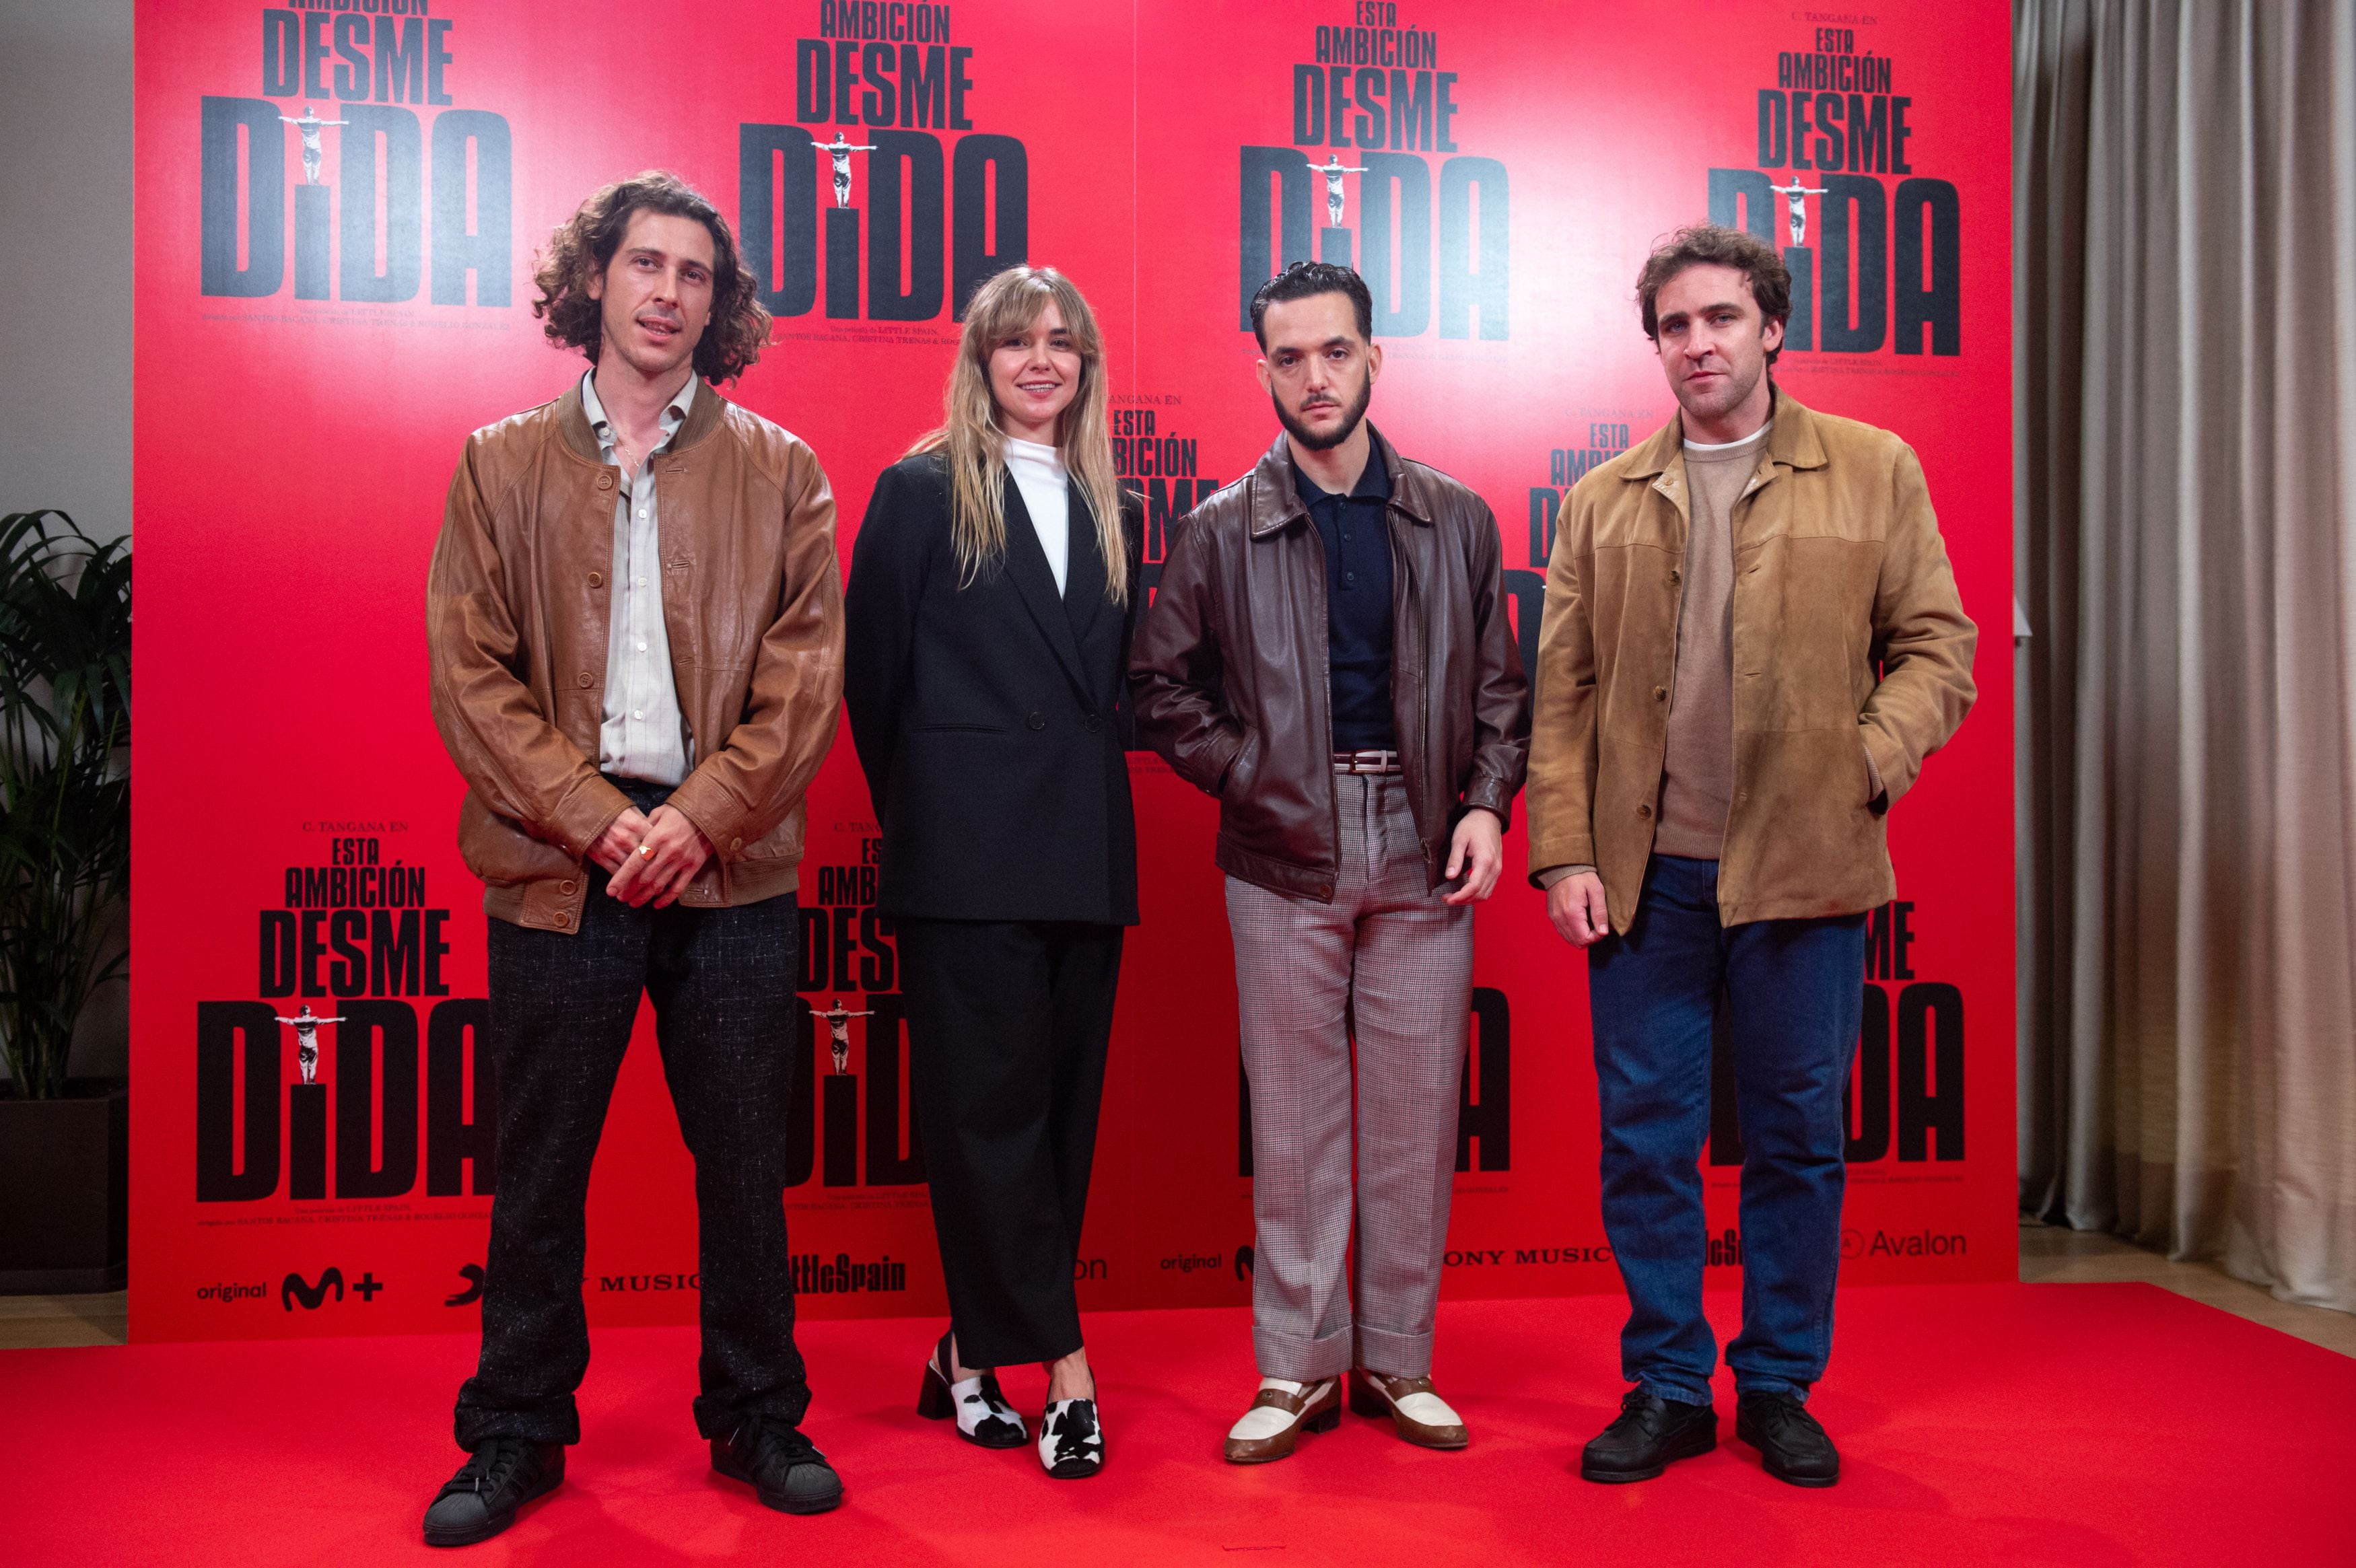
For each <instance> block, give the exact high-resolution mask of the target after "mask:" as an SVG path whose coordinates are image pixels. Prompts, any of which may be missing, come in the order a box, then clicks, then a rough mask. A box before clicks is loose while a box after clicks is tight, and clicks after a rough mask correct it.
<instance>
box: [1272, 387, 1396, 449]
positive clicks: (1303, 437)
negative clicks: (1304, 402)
mask: <svg viewBox="0 0 2356 1568" xmlns="http://www.w3.org/2000/svg"><path fill="white" fill-rule="evenodd" d="M1374 396H1375V379H1374V378H1373V377H1372V376H1369V377H1367V378H1366V379H1365V381H1363V382H1361V383H1360V384H1359V387H1358V397H1357V400H1356V401H1355V402H1353V403H1352V404H1351V405H1350V406H1349V408H1348V409H1347V410H1346V411H1344V413H1343V416H1342V422H1341V423H1340V424H1338V425H1336V426H1335V427H1334V428H1333V432H1332V433H1331V434H1320V433H1319V432H1316V431H1313V430H1312V429H1310V428H1309V426H1308V425H1306V424H1304V423H1302V422H1301V418H1300V416H1299V415H1297V414H1295V413H1294V412H1293V411H1291V410H1290V409H1288V408H1286V407H1285V406H1284V400H1282V399H1281V398H1279V397H1278V396H1277V395H1276V394H1275V393H1274V392H1270V393H1269V397H1268V400H1269V402H1271V403H1273V404H1275V405H1276V418H1277V422H1278V423H1280V424H1281V425H1282V426H1284V433H1285V434H1287V435H1289V436H1290V437H1291V438H1292V439H1293V440H1294V441H1296V442H1298V443H1300V444H1301V446H1302V448H1304V449H1305V450H1307V451H1310V452H1331V451H1333V448H1335V447H1337V446H1339V445H1341V444H1342V443H1344V442H1345V441H1347V440H1349V439H1350V437H1351V436H1353V435H1355V434H1356V433H1357V429H1358V421H1360V420H1363V419H1365V417H1366V405H1367V404H1368V403H1369V402H1371V401H1373V400H1374Z"/></svg>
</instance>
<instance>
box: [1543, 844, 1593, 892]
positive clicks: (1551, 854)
mask: <svg viewBox="0 0 2356 1568" xmlns="http://www.w3.org/2000/svg"><path fill="white" fill-rule="evenodd" d="M1596 863H1597V862H1596V859H1595V837H1594V835H1593V834H1590V833H1560V834H1556V835H1554V836H1552V837H1546V838H1535V837H1534V838H1532V839H1531V840H1530V885H1531V886H1532V887H1538V888H1542V887H1545V886H1546V885H1547V884H1546V883H1544V882H1541V881H1539V880H1538V878H1539V877H1540V876H1541V875H1542V874H1543V873H1545V872H1547V871H1551V870H1554V869H1557V868H1558V867H1562V866H1586V867H1589V868H1590V869H1592V868H1593V867H1594V866H1595V865H1596Z"/></svg>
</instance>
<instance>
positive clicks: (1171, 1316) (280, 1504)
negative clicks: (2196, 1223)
mask: <svg viewBox="0 0 2356 1568" xmlns="http://www.w3.org/2000/svg"><path fill="white" fill-rule="evenodd" d="M1710 1308H1711V1313H1712V1316H1713V1317H1714V1318H1717V1319H1718V1320H1719V1322H1720V1324H1721V1331H1722V1332H1724V1331H1726V1330H1727V1329H1729V1328H1730V1319H1731V1318H1732V1317H1733V1316H1734V1314H1735V1310H1736V1298H1735V1297H1734V1296H1732V1295H1731V1294H1729V1295H1726V1296H1713V1297H1712V1299H1711V1303H1710ZM1621 1310H1622V1308H1621V1305H1620V1303H1619V1302H1618V1301H1617V1300H1616V1299H1614V1298H1612V1297H1607V1296H1588V1297H1579V1298H1573V1299H1569V1300H1552V1301H1498V1302H1462V1303H1451V1305H1449V1306H1447V1307H1444V1308H1443V1309H1442V1312H1441V1318H1440V1368H1439V1373H1440V1378H1441V1386H1442V1387H1443V1388H1444V1389H1445V1390H1446V1391H1447V1392H1448V1393H1449V1395H1450V1396H1451V1399H1453V1400H1454V1401H1455V1402H1456V1403H1457V1405H1458V1408H1459V1409H1461V1410H1462V1412H1463V1413H1464V1415H1465V1419H1466V1421H1467V1422H1468V1423H1469V1424H1471V1426H1472V1433H1473V1445H1472V1448H1471V1449H1470V1450H1469V1451H1468V1452H1465V1453H1462V1454H1454V1455H1449V1454H1428V1453H1424V1452H1421V1451H1419V1450H1417V1449H1412V1448H1409V1447H1408V1446H1406V1445H1404V1444H1401V1443H1399V1442H1398V1440H1397V1439H1396V1438H1394V1437H1393V1436H1391V1435H1389V1432H1388V1429H1387V1426H1379V1425H1376V1424H1373V1423H1370V1422H1365V1421H1361V1420H1358V1419H1356V1418H1355V1417H1346V1416H1345V1417H1344V1421H1343V1425H1342V1429H1341V1430H1340V1431H1339V1432H1338V1433H1335V1434H1333V1435H1328V1436H1323V1437H1316V1438H1311V1439H1309V1440H1308V1441H1307V1442H1306V1443H1305V1444H1304V1445H1303V1447H1302V1449H1301V1452H1300V1453H1299V1454H1297V1455H1296V1456H1294V1457H1293V1458H1291V1459H1290V1460H1288V1461H1286V1462H1284V1463H1282V1464H1278V1465H1271V1466H1268V1467H1262V1468H1257V1469H1249V1470H1246V1469H1238V1468H1233V1467H1227V1466H1225V1465H1222V1464H1220V1463H1219V1462H1218V1459H1217V1454H1218V1442H1219V1437H1220V1435H1221V1434H1222V1433H1223V1432H1224V1431H1225V1430H1226V1424H1227V1423H1228V1422H1229V1421H1230V1420H1232V1419H1233V1418H1234V1416H1235V1414H1236V1413H1237V1412H1238V1411H1239V1410H1240V1409H1241V1407H1242V1405H1243V1403H1245V1401H1246V1400H1247V1398H1248V1395H1249V1393H1250V1390H1251V1387H1252V1378H1251V1371H1250V1357H1249V1346H1248V1334H1247V1317H1246V1315H1245V1314H1244V1313H1243V1312H1241V1311H1240V1310H1237V1311H1220V1312H1151V1313H1103V1314H1099V1315H1098V1316H1097V1317H1094V1318H1092V1319H1091V1320H1090V1323H1089V1332H1090V1339H1091V1345H1090V1349H1091V1350H1092V1352H1093V1354H1094V1355H1095V1358H1096V1360H1097V1362H1098V1367H1099V1369H1100V1374H1101V1376H1102V1377H1103V1380H1104V1389H1105V1412H1106V1417H1107V1426H1108V1438H1109V1447H1110V1454H1111V1462H1110V1464H1109V1465H1108V1467H1107V1469H1106V1471H1105V1474H1104V1475H1103V1476H1102V1477H1099V1478H1098V1479H1097V1480H1095V1481H1092V1482H1087V1483H1080V1484H1073V1483H1065V1482H1055V1481H1050V1480H1048V1479H1047V1478H1046V1477H1044V1476H1043V1475H1042V1474H1041V1473H1040V1471H1039V1468H1038V1465H1037V1463H1036V1461H1035V1460H1034V1459H1033V1458H1032V1457H1031V1456H1030V1455H1029V1453H1028V1452H1027V1451H1017V1452H1015V1453H1012V1454H991V1453H986V1452H984V1451H982V1450H980V1449H977V1448H971V1447H969V1446H967V1445H963V1444H960V1443H958V1442H957V1441H956V1440H955V1439H954V1438H953V1437H951V1436H949V1435H947V1433H946V1430H945V1428H944V1427H942V1426H938V1425H935V1424H931V1423H929V1422H920V1421H918V1420H917V1419H916V1416H915V1415H914V1414H913V1413H912V1409H911V1406H912V1403H913V1400H914V1397H915V1394H916V1381H917V1380H916V1373H917V1369H918V1366H919V1363H920V1361H921V1360H922V1357H923V1354H924V1351H925V1349H926V1345H927V1344H928V1343H929V1341H930V1339H931V1337H932V1336H933V1334H934V1333H936V1332H937V1328H936V1327H935V1326H933V1325H931V1324H927V1323H923V1322H917V1321H910V1320H901V1321H895V1322H864V1323H844V1322H834V1323H822V1324H812V1325H809V1326H808V1327H807V1328H806V1329H805V1333H804V1346H805V1349H806V1350H807V1352H808V1354H809V1360H810V1363H811V1366H812V1369H813V1375H814V1379H815V1381H816V1384H817V1388H818V1395H819V1403H818V1405H817V1407H816V1409H815V1410H814V1412H813V1413H812V1417H811V1420H810V1423H809V1431H810V1433H811V1435H812V1436H813V1437H815V1438H816V1440H817V1441H818V1443H819V1445H820V1446H821V1447H823V1448H825V1449H826V1450H827V1451H828V1453H829V1454H830V1456H831V1457H832V1458H833V1459H834V1461H835V1463H836V1464H837V1466H838V1467H840V1468H841V1470H842V1472H843V1475H844V1477H845V1479H846V1481H847V1483H848V1486H849V1488H850V1496H849V1499H848V1500H847V1501H846V1502H845V1504H844V1506H843V1507H842V1508H841V1509H840V1510H839V1511H837V1512H835V1513H833V1514H830V1515H828V1516H825V1517H822V1518H819V1519H807V1520H806V1519H791V1518H787V1516H785V1515H782V1514H774V1513H771V1512H769V1511H768V1510H766V1509H763V1508H761V1507H760V1506H759V1505H758V1504H757V1503H755V1502H754V1501H753V1500H752V1498H751V1495H750V1494H749V1492H747V1491H746V1490H745V1489H744V1488H741V1487H736V1486H734V1485H733V1484H730V1483H726V1482H723V1481H720V1480H718V1479H717V1478H715V1477H712V1476H711V1475H710V1473H709V1470H708V1467H707V1464H706V1459H705V1454H704V1450H703V1448H702V1446H701V1444H699V1443H697V1442H696V1441H695V1440H694V1436H693V1429H692V1427H691V1425H690V1424H689V1422H688V1417H687V1401H688V1398H689V1395H690V1393H691V1392H692V1388H693V1379H694V1364H695V1363H694V1359H695V1341H694V1336H693V1334H692V1333H691V1331H689V1330H686V1329H668V1328H666V1329H624V1330H616V1331H609V1332H606V1333H604V1334H602V1335H600V1336H599V1338H598V1340H597V1350H596V1363H595V1365H594V1367H593V1368H592V1369H591V1371H590V1374H589V1382H588V1386H587V1388H586V1389H585V1390H584V1392H583V1395H582V1405H583V1424H584V1442H583V1443H582V1445H581V1446H580V1447H578V1448H576V1449H574V1450H573V1460H572V1465H571V1469H570V1472H569V1475H568V1478H567V1480H566V1483H565V1485H564V1486H563V1487H562V1488H561V1489H560V1490H559V1491H557V1492H556V1493H555V1494H553V1495H552V1496H551V1497H550V1498H548V1499H544V1500H543V1501H541V1502H540V1503H538V1504H536V1505H534V1506H533V1508H532V1509H530V1510H527V1512H526V1513H525V1515H524V1518H523V1520H522V1521H521V1522H520V1523H519V1524H518V1525H517V1526H516V1528H515V1529H514V1530H512V1531H509V1532H508V1534H506V1535H505V1536H503V1537H501V1538H499V1539H498V1540H497V1541H491V1542H489V1543H487V1545H484V1546H479V1547H476V1548H472V1549H470V1550H469V1551H468V1552H465V1553H463V1554H460V1555H456V1556H453V1555H452V1554H449V1553H443V1552H430V1551H429V1550H428V1549H427V1548H425V1547H423V1546H422V1545H420V1544H418V1542H417V1521H418V1517H419V1515H420V1513H421V1512H422V1511H423V1508H424V1504H425V1502H426V1500H427V1499H428V1498H429V1497H430V1496H431V1495H432V1493H433V1491H434V1488H435V1487H436V1486H437V1485H439V1483H440V1482H441V1481H442V1480H443V1478H444V1477H445V1476H446V1475H447V1474H448V1472H449V1471H450V1470H451V1469H452V1468H453V1467H455V1464H456V1462H457V1459H458V1457H459V1456H458V1453H457V1451H456V1449H455V1448H454V1447H452V1446H451V1445H450V1440H449V1405H450V1398H451V1395H452V1393H453V1392H455V1388H456V1386H457V1383H458V1381H459V1379H460V1378H461V1377H462V1376H463V1375H464V1374H465V1373H466V1371H468V1370H470V1367H471V1363H472V1358H473V1352H474V1346H473V1342H472V1341H471V1340H470V1339H462V1338H457V1337H435V1338H419V1339H345V1340H318V1341H312V1342H308V1343H297V1344H287V1345H262V1344H252V1343H245V1344H223V1345H153V1346H133V1347H130V1348H127V1349H88V1350H14V1351H6V1352H0V1487H5V1499H6V1500H5V1505H0V1562H5V1563H8V1564H11V1565H17V1564H48V1563H70V1564H73V1565H75V1568H96V1565H99V1564H112V1563H138V1564H155V1565H170V1564H180V1563H207V1564H221V1563H234V1564H240V1565H248V1564H252V1565H261V1564H275V1563H336V1564H362V1563H393V1562H402V1563H416V1562H427V1561H431V1562H435V1563H444V1564H446V1563H453V1562H466V1563H477V1564H483V1565H490V1564H498V1563H565V1564H580V1563H654V1564H660V1563H701V1562H716V1561H720V1560H723V1559H728V1558H736V1557H744V1558H748V1559H749V1558H760V1559H769V1560H775V1561H779V1562H787V1563H862V1564H866V1563H873V1564H885V1563H992V1564H1001V1565H1005V1568H1027V1565H1028V1564H1032V1563H1058V1564H1063V1565H1067V1568H1068V1565H1073V1564H1083V1563H1106V1564H1109V1565H1112V1568H1139V1565H1141V1564H1146V1563H1269V1564H1275V1563H1290V1564H1302V1563H1350V1564H1363V1563H1569V1562H1579V1563H1644V1564H1670V1563H1707V1564H1710V1565H1712V1568H1725V1565H1727V1564H1742V1565H1745V1568H1748V1565H1750V1564H1762V1563H1808V1564H1816V1563H1843V1564H1856V1565H1858V1568H1866V1565H1870V1564H1880V1563H1907V1564H1912V1563H1973V1564H1983V1563H1998V1564H2014V1563H2201V1564H2209V1563H2296V1564H2301V1565H2309V1564H2347V1563H2356V1530H2351V1491H2356V1480H2352V1479H2351V1478H2356V1360H2348V1359H2346V1358H2343V1357H2340V1356H2335V1355H2333V1354H2331V1353H2330V1352H2329V1351H2326V1350H2322V1349H2317V1348H2315V1347H2313V1346H2310V1345H2307V1344H2304V1343H2302V1342H2300V1341H2298V1340H2296V1339H2290V1338H2289V1337H2287V1336H2286V1335H2282V1334H2277V1333H2275V1332H2273V1331H2272V1330H2270V1329H2266V1328H2258V1327H2256V1326H2254V1325H2253V1324H2249V1323H2244V1322H2243V1321H2241V1320H2239V1319H2237V1318H2233V1317H2228V1316H2226V1315H2225V1314H2223V1313H2221V1312H2217V1311H2213V1310H2211V1309H2210V1308H2208V1307H2201V1306H2198V1305H2196V1304H2194V1303H2192V1302H2189V1301H2186V1300H2183V1299H2181V1298H2180V1297H2178V1296H2171V1295H2169V1294H2168V1293H2166V1292H2164V1291H2161V1290H2159V1289H2158V1288H2156V1287H2154V1286H2150V1285H1965V1286H1952V1287H1943V1288H1938V1287H1883V1288H1879V1289H1858V1290H1852V1291H1849V1292H1847V1293H1845V1294H1844V1295H1843V1296H1842V1298H1841V1308H1840V1310H1841V1324H1840V1333H1839V1338H1838V1341H1837V1349H1836V1352H1835V1359H1834V1363H1833V1369H1832V1375H1831V1377H1830V1380H1829V1381H1827V1383H1826V1386H1825V1387H1824V1388H1823V1390H1822V1391H1820V1392H1818V1394H1817V1395H1816V1398H1815V1402H1814V1408H1815V1411H1816V1412H1817V1413H1818V1414H1819V1415H1820V1416H1821V1417H1822V1418H1823V1419H1824V1421H1825V1424H1826V1426H1827V1427H1828V1428H1829V1429H1830V1430H1831V1431H1832V1433H1833V1434H1834V1435H1835V1436H1836V1438H1837V1440H1838V1441H1839V1442H1840V1444H1841V1446H1842V1449H1843V1452H1844V1454H1845V1456H1846V1462H1847V1473H1846V1476H1845V1477H1844V1478H1843V1480H1842V1482H1841V1484H1840V1485H1839V1486H1838V1487H1837V1488H1833V1489H1832V1490H1830V1491H1822V1492H1803V1491H1799V1490H1795V1489H1794V1488H1789V1487H1785V1486H1783V1485H1782V1484H1780V1483H1778V1482H1776V1481H1773V1480H1771V1479H1770V1478H1768V1477H1766V1476H1765V1475H1763V1474H1762V1473H1761V1471H1760V1468H1759V1465H1758V1460H1757V1456H1755V1455H1754V1454H1753V1453H1752V1452H1751V1450H1750V1449H1749V1448H1747V1447H1745V1446H1742V1445H1739V1444H1737V1443H1735V1442H1734V1441H1733V1436H1732V1432H1733V1398H1732V1389H1731V1387H1730V1384H1729V1383H1728V1382H1727V1381H1726V1380H1725V1378H1724V1376H1723V1374H1721V1377H1720V1380H1719V1413H1720V1417H1721V1432H1722V1433H1723V1435H1724V1437H1725V1441H1724V1444H1723V1445H1722V1446H1721V1447H1720V1448H1719V1451H1718V1452H1717V1453H1716V1454H1713V1455H1710V1456H1707V1457H1705V1458H1702V1459H1699V1460H1695V1461H1692V1462H1690V1463H1687V1464H1684V1465H1680V1466H1677V1467H1675V1468H1673V1469H1672V1470H1671V1471H1670V1472H1669V1474H1668V1475H1666V1476H1665V1477H1662V1478H1661V1479H1659V1480H1655V1481H1651V1482H1647V1483H1644V1484H1642V1485H1638V1486H1633V1487H1620V1488H1604V1487H1596V1486H1590V1485H1588V1484H1586V1483H1584V1482H1581V1481H1580V1480H1579V1479H1578V1478H1577V1477H1576V1476H1575V1475H1573V1474H1572V1473H1571V1469H1572V1467H1574V1466H1575V1465H1576V1464H1577V1460H1578V1453H1579V1446H1580V1443H1582V1442H1583V1441H1584V1440H1585V1439H1586V1438H1587V1437H1588V1436H1589V1435H1591V1434H1592V1433H1593V1432H1594V1431H1596V1430H1597V1429H1598V1428H1600V1427H1601V1425H1602V1424H1603V1423H1604V1422H1605V1421H1606V1420H1607V1419H1608V1418H1609V1417H1610V1416H1611V1414H1612V1409H1613V1406H1614V1405H1615V1404H1616V1403H1617V1400H1618V1395H1619V1390H1620V1384H1619V1381H1618V1379H1617V1377H1616V1375H1615V1367H1616V1357H1615V1351H1614V1348H1613V1337H1614V1332H1615V1330H1616V1328H1617V1324H1618V1318H1619V1315H1620V1312H1621ZM1005 1381H1006V1382H1007V1385H1008V1389H1007V1392H1008V1394H1009V1396H1010V1397H1012V1399H1014V1401H1015V1402H1016V1403H1017V1404H1018V1405H1021V1406H1023V1407H1025V1408H1026V1409H1029V1410H1033V1411H1035V1409H1036V1402H1037V1400H1038V1398H1039V1396H1040V1394H1041V1392H1042V1380H1041V1379H1040V1377H1039V1376H1038V1374H1037V1373H1036V1372H1030V1373H1027V1374H1022V1373H1018V1374H1011V1375H1009V1376H1008V1377H1007V1379H1006V1380H1005Z"/></svg>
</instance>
